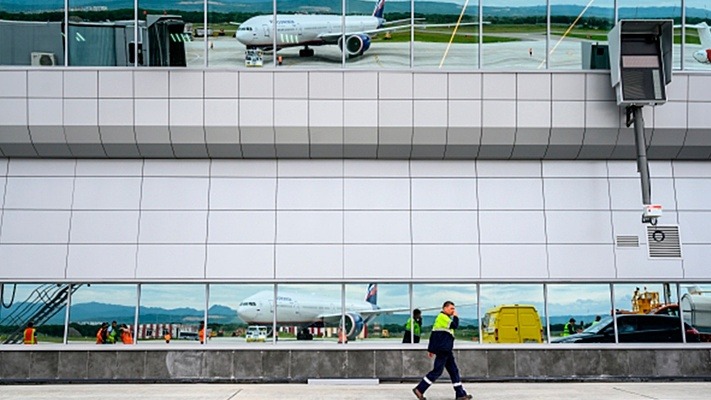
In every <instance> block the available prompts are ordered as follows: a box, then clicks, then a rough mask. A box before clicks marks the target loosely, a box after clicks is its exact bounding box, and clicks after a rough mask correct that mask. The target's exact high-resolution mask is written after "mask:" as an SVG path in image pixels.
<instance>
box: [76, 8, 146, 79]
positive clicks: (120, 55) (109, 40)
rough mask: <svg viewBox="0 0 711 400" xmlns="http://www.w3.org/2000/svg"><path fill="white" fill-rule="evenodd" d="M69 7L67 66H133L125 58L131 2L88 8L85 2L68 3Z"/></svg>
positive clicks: (129, 37)
mask: <svg viewBox="0 0 711 400" xmlns="http://www.w3.org/2000/svg"><path fill="white" fill-rule="evenodd" d="M68 4H69V24H68V34H67V46H68V49H69V57H68V59H69V60H68V61H69V65H70V66H77V67H80V66H94V67H115V66H121V67H123V66H129V65H133V63H131V62H130V59H129V54H128V53H129V44H130V43H131V42H132V41H133V35H134V13H133V1H131V0H120V1H116V2H111V3H108V5H92V6H87V5H86V2H83V1H80V0H69V3H68Z"/></svg>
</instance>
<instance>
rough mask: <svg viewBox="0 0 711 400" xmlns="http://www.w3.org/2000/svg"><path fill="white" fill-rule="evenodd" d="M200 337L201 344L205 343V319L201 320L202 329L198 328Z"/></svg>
mask: <svg viewBox="0 0 711 400" xmlns="http://www.w3.org/2000/svg"><path fill="white" fill-rule="evenodd" d="M198 338H199V339H200V344H203V343H205V321H200V329H199V330H198Z"/></svg>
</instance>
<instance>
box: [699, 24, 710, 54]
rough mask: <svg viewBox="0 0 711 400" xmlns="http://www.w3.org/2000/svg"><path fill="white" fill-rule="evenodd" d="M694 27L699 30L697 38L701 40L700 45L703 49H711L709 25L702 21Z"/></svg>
mask: <svg viewBox="0 0 711 400" xmlns="http://www.w3.org/2000/svg"><path fill="white" fill-rule="evenodd" d="M696 29H698V31H699V39H700V40H701V46H702V47H703V48H704V49H711V31H709V26H708V25H707V24H706V22H702V23H700V24H698V25H696Z"/></svg>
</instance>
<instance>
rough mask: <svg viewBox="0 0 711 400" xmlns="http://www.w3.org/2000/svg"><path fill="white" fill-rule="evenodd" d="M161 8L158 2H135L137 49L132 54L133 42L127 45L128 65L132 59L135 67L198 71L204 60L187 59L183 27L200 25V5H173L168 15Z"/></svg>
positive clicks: (186, 36)
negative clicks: (175, 68)
mask: <svg viewBox="0 0 711 400" xmlns="http://www.w3.org/2000/svg"><path fill="white" fill-rule="evenodd" d="M165 4H166V3H165V2H164V1H161V0H139V1H138V43H137V46H138V47H137V50H134V41H131V42H129V57H130V58H129V64H131V63H132V61H134V59H135V60H136V62H137V64H138V66H139V67H140V66H143V67H186V66H189V67H197V68H202V67H203V66H204V65H205V58H204V57H199V58H196V57H188V54H187V52H186V47H188V48H189V46H186V42H189V38H190V35H189V32H186V30H185V27H186V24H187V23H191V22H192V23H193V24H194V23H195V22H196V21H198V22H200V24H202V22H203V15H204V13H203V10H204V4H203V2H202V1H199V2H187V1H186V2H175V3H173V4H171V8H170V12H169V11H168V10H166V8H165ZM136 52H137V55H136V58H134V56H133V55H132V54H136ZM191 55H192V54H191ZM188 61H190V62H189V63H188Z"/></svg>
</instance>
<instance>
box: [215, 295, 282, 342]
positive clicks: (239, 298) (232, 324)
mask: <svg viewBox="0 0 711 400" xmlns="http://www.w3.org/2000/svg"><path fill="white" fill-rule="evenodd" d="M273 303H274V286H273V285H249V284H211V285H210V307H209V308H208V316H207V318H208V319H207V320H208V327H209V328H210V329H211V330H212V331H214V332H215V335H214V337H213V338H212V342H213V343H243V342H245V341H246V342H267V341H272V332H273V329H272V326H273V321H274V307H272V304H273Z"/></svg>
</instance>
